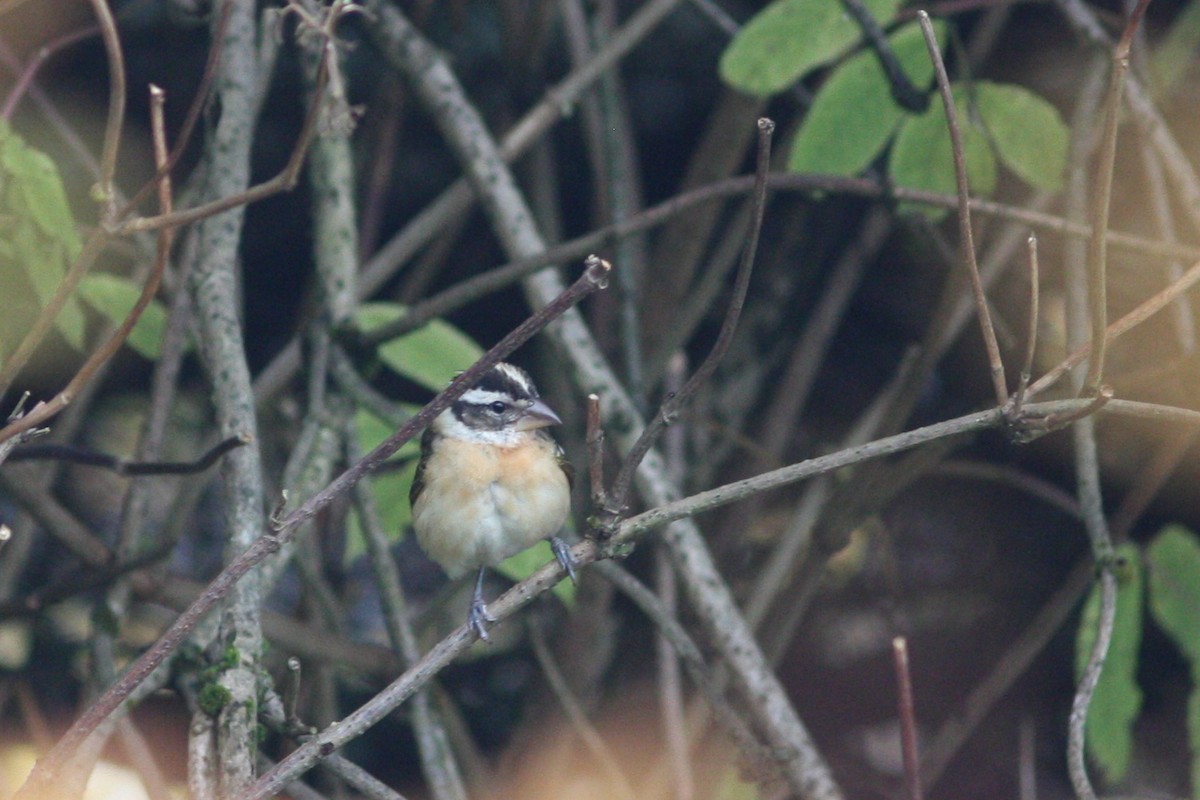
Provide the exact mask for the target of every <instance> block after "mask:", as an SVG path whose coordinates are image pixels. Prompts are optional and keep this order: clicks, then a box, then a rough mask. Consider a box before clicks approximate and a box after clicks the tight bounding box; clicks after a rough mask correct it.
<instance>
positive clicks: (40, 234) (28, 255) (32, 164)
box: [0, 122, 86, 350]
mask: <svg viewBox="0 0 1200 800" xmlns="http://www.w3.org/2000/svg"><path fill="white" fill-rule="evenodd" d="M4 217H7V218H8V219H7V220H6V229H7V230H6V234H7V236H8V239H9V242H8V243H7V244H8V246H7V247H6V248H5V251H4V254H3V255H4V257H5V259H6V260H10V259H11V261H12V262H14V263H13V264H12V267H14V268H16V269H18V270H21V271H22V272H23V273H24V274H25V275H26V276H27V277H28V279H29V282H30V284H31V285H32V286H33V290H34V293H35V294H36V295H37V299H38V301H39V302H40V304H41V305H42V306H45V305H46V304H47V303H49V301H50V299H51V298H52V297H53V296H54V293H55V291H57V289H58V286H59V284H60V283H61V282H62V279H63V276H64V275H66V271H67V267H68V265H69V263H70V261H72V260H74V259H75V258H76V257H77V256H78V255H79V251H80V243H79V235H78V233H77V232H76V231H75V220H74V217H73V216H72V215H71V207H70V205H69V204H68V203H67V194H66V190H65V189H64V188H63V183H62V179H61V178H60V177H59V174H58V170H57V168H56V167H55V166H54V162H53V161H51V160H50V158H49V157H48V156H46V155H45V154H44V153H42V152H40V151H38V150H35V149H34V148H31V147H29V146H28V145H27V144H26V143H25V141H24V140H23V139H22V138H21V137H20V136H18V135H17V134H16V133H15V132H13V130H12V129H11V128H10V127H9V126H8V125H7V124H6V123H4V122H0V218H4ZM3 266H5V267H6V268H7V267H8V266H9V265H7V264H6V265H3ZM85 322H86V320H85V319H84V314H83V310H82V309H81V308H80V307H79V305H78V303H77V302H76V301H75V300H74V299H73V298H68V299H67V301H66V302H65V303H64V304H63V308H62V310H61V311H60V312H59V315H58V317H57V318H56V319H55V320H54V324H55V327H56V328H58V330H59V332H60V333H61V334H62V336H63V338H64V339H65V340H66V341H67V343H68V344H70V345H71V346H72V347H74V348H75V349H77V350H78V349H82V348H83V345H84V332H85Z"/></svg>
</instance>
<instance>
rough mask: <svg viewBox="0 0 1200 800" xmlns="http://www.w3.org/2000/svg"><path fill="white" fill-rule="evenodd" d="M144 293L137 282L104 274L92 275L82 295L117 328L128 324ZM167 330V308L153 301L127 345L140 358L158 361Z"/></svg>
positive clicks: (88, 277)
mask: <svg viewBox="0 0 1200 800" xmlns="http://www.w3.org/2000/svg"><path fill="white" fill-rule="evenodd" d="M141 294H142V287H141V286H140V285H138V284H136V283H134V282H133V281H131V280H129V279H127V278H122V277H120V276H117V275H110V274H107V273H102V272H98V273H95V274H92V275H88V276H86V277H85V278H84V279H83V280H82V281H81V282H80V283H79V296H80V297H82V298H83V300H84V302H85V303H87V304H88V305H89V306H91V307H92V308H94V309H96V310H97V311H99V312H100V313H101V314H103V315H104V316H105V317H107V318H108V319H109V321H110V322H112V323H113V324H114V325H120V324H121V323H122V322H124V321H125V318H126V317H127V316H129V312H130V311H131V310H132V309H133V306H134V304H135V303H137V300H138V298H139V297H140V296H141ZM166 327H167V310H166V308H164V307H163V304H162V303H160V302H159V301H158V300H151V301H150V304H149V305H148V306H146V308H145V309H144V310H143V311H142V315H141V316H140V317H138V321H137V323H136V324H135V325H134V326H133V330H131V331H130V332H129V338H128V339H126V340H125V342H126V343H127V344H128V345H129V346H130V347H132V348H133V349H134V350H136V351H137V352H138V354H139V355H141V356H143V357H145V358H148V359H150V360H154V359H156V358H158V354H159V351H160V348H161V347H162V338H163V332H164V331H165V330H166Z"/></svg>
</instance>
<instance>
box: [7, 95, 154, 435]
mask: <svg viewBox="0 0 1200 800" xmlns="http://www.w3.org/2000/svg"><path fill="white" fill-rule="evenodd" d="M164 101H165V97H164V95H163V91H162V89H160V88H158V87H157V86H151V87H150V114H151V127H152V129H153V130H154V135H153V138H154V157H155V161H156V163H158V164H159V165H161V164H162V163H164V162H165V160H166V157H167V154H166V145H165V134H164V133H163V117H162V112H163V109H162V107H163V103H164ZM158 191H159V203H160V204H161V206H162V209H163V212H164V213H166V214H170V213H171V179H170V176H169V175H167V174H165V173H164V174H163V176H162V178H161V179H160V180H159V190H158ZM174 236H175V234H174V231H173V230H171V229H170V228H163V229H161V230H160V231H159V233H158V249H157V253H156V254H155V260H154V267H153V268H152V269H151V270H150V275H149V276H148V277H147V279H146V282H145V283H144V284H143V285H142V292H141V294H140V295H139V296H138V299H137V302H136V303H134V305H133V308H132V309H130V311H129V313H128V314H126V315H125V319H124V320H123V321H122V322H121V325H120V326H119V327H118V328H117V329H116V330H115V331H113V334H112V335H111V336H109V337H108V341H106V342H104V344H102V345H101V346H100V347H98V348H96V349H95V350H94V351H93V352H92V354H91V355H90V356H88V358H87V360H86V361H84V362H83V366H81V367H80V368H79V370H78V371H77V372H76V373H75V375H74V377H72V378H71V381H70V382H69V383H68V384H67V386H66V388H64V389H63V390H62V391H60V392H59V393H58V394H57V395H55V396H54V397H53V398H52V399H51V400H49V401H48V402H44V403H38V404H37V405H35V406H34V407H33V409H32V410H30V412H29V413H28V414H26V415H25V416H23V417H21V418H20V419H17V420H14V421H12V422H10V423H9V424H8V425H6V426H5V427H4V428H3V429H0V442H4V441H7V440H9V439H11V438H12V437H14V436H17V435H19V434H21V433H23V432H25V431H27V430H30V429H32V428H35V427H37V426H38V425H40V424H42V423H43V422H45V421H46V420H48V419H50V418H51V417H53V416H54V415H55V414H57V413H58V412H60V411H62V410H63V409H64V408H66V407H67V405H68V404H70V402H71V401H72V400H73V399H74V398H75V396H76V394H78V392H79V390H80V389H82V388H83V387H84V385H86V384H87V383H88V381H90V380H91V379H92V376H94V375H95V374H96V371H97V370H98V369H100V367H101V366H103V365H104V364H105V362H107V361H108V360H109V359H110V358H112V357H113V355H114V354H116V352H117V350H118V349H120V347H121V345H122V344H124V342H125V340H126V339H127V338H128V337H129V332H130V331H131V330H133V326H134V325H136V324H137V321H138V320H139V319H140V318H141V316H142V312H143V311H145V310H146V307H147V306H148V305H150V301H151V300H153V299H154V295H155V294H157V293H158V287H159V285H160V284H161V283H162V276H163V272H164V271H165V270H166V268H167V259H168V257H169V256H170V253H171V242H172V241H173V240H174ZM101 238H103V234H100V233H97V234H95V235H94V236H93V237H92V239H91V240H90V241H91V242H96V241H99V240H100V239H101ZM85 250H86V248H85ZM84 263H86V260H85V259H84V257H83V256H82V255H81V256H80V257H79V259H77V260H76V266H75V267H73V268H72V272H76V271H78V278H82V277H83V271H84V270H77V267H78V265H80V264H84ZM67 283H68V281H67V280H66V279H64V281H63V283H62V284H60V286H59V290H58V291H57V292H56V293H55V299H58V297H59V296H60V295H61V296H62V299H63V300H64V301H65V299H66V293H64V292H63V291H62V289H63V286H64V285H66V284H67ZM68 291H69V290H68ZM51 305H53V301H51ZM60 305H61V304H60ZM48 308H50V306H47V309H48ZM43 316H45V314H43ZM50 319H53V317H50ZM38 322H41V318H39V320H38ZM31 336H32V334H31ZM26 341H29V339H27V340H26ZM24 345H25V342H22V347H24ZM14 358H15V356H14ZM5 366H6V368H7V367H8V365H7V364H6V365H5Z"/></svg>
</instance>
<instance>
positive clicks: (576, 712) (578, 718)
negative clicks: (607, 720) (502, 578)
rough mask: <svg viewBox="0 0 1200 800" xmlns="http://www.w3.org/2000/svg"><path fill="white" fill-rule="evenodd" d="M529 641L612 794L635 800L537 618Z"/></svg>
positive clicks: (615, 759) (626, 779) (617, 761)
mask: <svg viewBox="0 0 1200 800" xmlns="http://www.w3.org/2000/svg"><path fill="white" fill-rule="evenodd" d="M529 643H530V644H531V645H533V655H534V658H536V659H537V662H538V666H540V667H541V668H542V674H543V675H544V676H545V677H546V682H547V683H548V684H549V685H550V691H551V693H552V694H553V695H554V697H555V698H556V699H557V700H558V703H559V705H560V706H562V710H563V713H565V714H566V715H567V720H568V721H569V722H570V723H571V729H572V730H573V731H575V735H576V736H578V737H579V738H580V739H581V740H582V741H583V744H584V746H585V747H587V749H588V750H589V751H590V752H591V754H592V757H593V758H595V759H596V762H597V763H598V764H599V765H600V770H601V771H602V772H603V773H604V776H605V777H606V778H607V780H608V786H609V789H610V791H611V792H612V796H614V797H617V798H621V800H633V799H634V798H635V797H637V794H635V793H634V791H633V786H632V784H630V782H629V778H628V776H626V775H625V772H624V770H622V769H621V762H620V760H619V759H618V758H617V757H616V755H615V754H614V753H613V751H612V749H611V748H610V747H609V746H608V745H607V744H606V743H605V741H604V737H603V736H601V735H600V731H598V730H597V729H596V726H595V725H593V724H592V721H591V720H589V719H588V718H587V713H586V712H584V710H583V706H582V705H581V704H580V702H579V699H578V698H576V697H575V693H574V692H572V691H571V685H570V684H569V683H568V682H567V679H566V676H565V675H563V672H562V670H561V669H559V666H558V663H557V662H556V661H555V660H554V655H553V654H552V653H551V652H550V647H549V645H547V644H546V635H545V634H544V633H542V629H541V627H540V626H539V625H538V624H537V623H536V622H534V621H531V622H530V624H529Z"/></svg>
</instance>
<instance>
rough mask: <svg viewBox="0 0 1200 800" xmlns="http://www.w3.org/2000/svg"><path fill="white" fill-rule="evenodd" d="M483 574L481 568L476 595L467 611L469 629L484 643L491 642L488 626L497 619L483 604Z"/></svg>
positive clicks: (477, 577) (476, 578) (472, 597)
mask: <svg viewBox="0 0 1200 800" xmlns="http://www.w3.org/2000/svg"><path fill="white" fill-rule="evenodd" d="M483 573H484V568H483V567H480V568H479V572H478V573H477V574H476V576H475V593H474V594H472V595H471V608H470V610H469V611H467V627H468V628H470V629H471V630H473V631H475V633H477V634H479V638H480V639H482V640H483V641H485V642H490V641H491V640H490V639H489V638H488V634H487V626H488V623H491V622H495V621H496V618H495V617H493V616H492V615H491V614H490V613H489V612H488V610H487V604H486V603H484V602H483Z"/></svg>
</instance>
